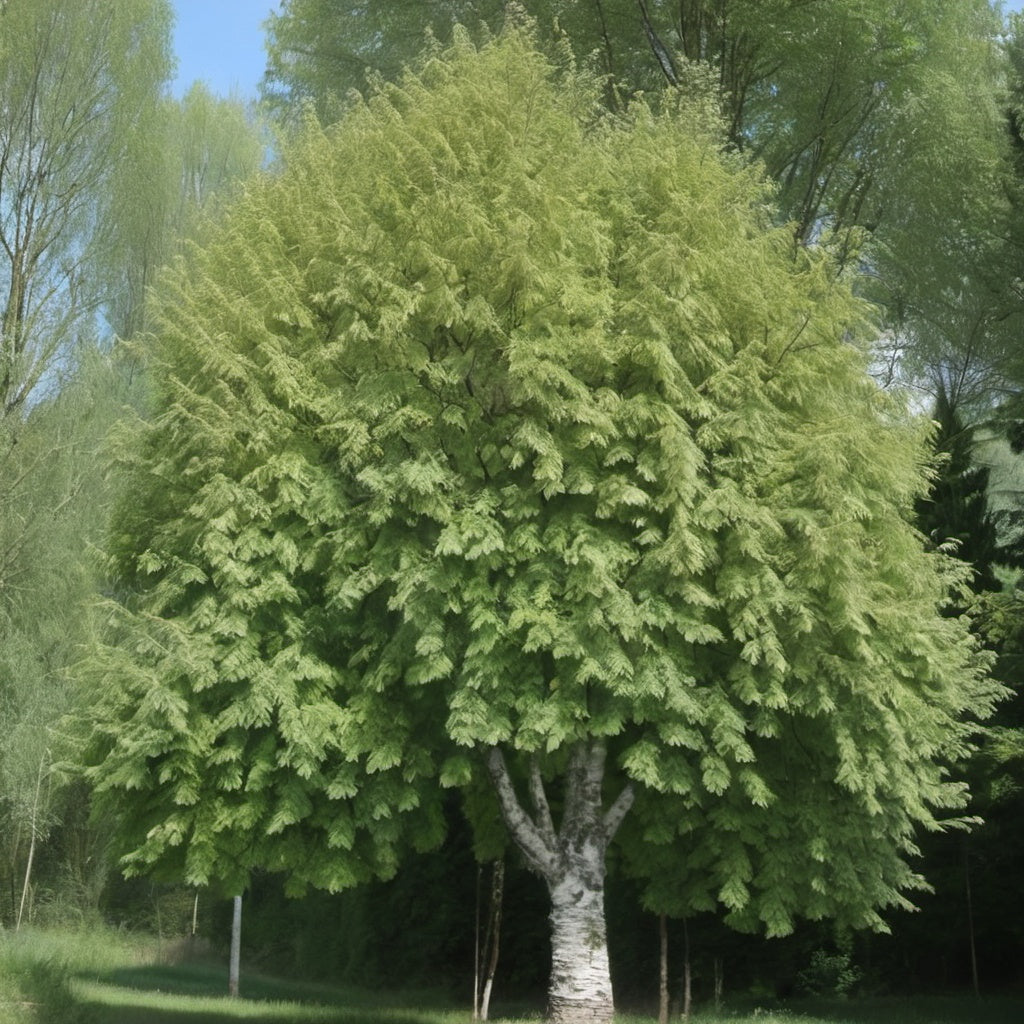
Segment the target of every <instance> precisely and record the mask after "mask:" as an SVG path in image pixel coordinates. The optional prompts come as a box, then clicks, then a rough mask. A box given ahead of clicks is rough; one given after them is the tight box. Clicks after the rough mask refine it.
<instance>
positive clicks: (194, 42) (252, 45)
mask: <svg viewBox="0 0 1024 1024" xmlns="http://www.w3.org/2000/svg"><path fill="white" fill-rule="evenodd" d="M173 4H174V10H175V15H176V18H177V24H176V27H175V30H174V50H175V53H176V54H177V57H178V77H177V78H176V79H175V81H174V84H173V91H174V94H175V95H176V96H181V95H182V93H184V92H185V90H187V89H188V87H189V86H190V85H191V84H192V83H193V82H194V81H196V79H201V80H203V81H204V82H206V84H207V85H208V86H209V87H210V89H211V90H212V91H213V92H215V93H219V94H220V95H225V96H226V95H228V94H229V93H230V92H232V91H233V90H234V91H237V93H238V94H239V96H240V97H241V98H242V99H255V97H256V89H257V86H258V85H259V81H260V79H261V78H262V77H263V70H264V67H265V66H266V59H265V54H264V50H263V28H262V25H263V22H264V21H265V20H266V17H267V15H268V14H270V12H271V11H276V10H277V8H278V2H277V0H173ZM1022 8H1024V0H1004V3H1003V9H1004V10H1006V11H1019V10H1021V9H1022Z"/></svg>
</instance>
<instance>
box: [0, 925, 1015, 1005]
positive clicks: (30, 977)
mask: <svg viewBox="0 0 1024 1024" xmlns="http://www.w3.org/2000/svg"><path fill="white" fill-rule="evenodd" d="M180 952H181V951H180V950H175V949H173V948H171V947H168V946H167V944H166V943H165V944H160V943H158V942H157V941H156V940H155V939H151V938H145V937H139V936H132V935H125V934H122V933H117V932H111V931H99V932H97V931H91V932H80V933H70V932H54V933H47V932H29V933H27V934H23V935H18V936H14V935H9V934H8V935H2V934H0V1024H238V1022H242V1021H252V1022H254V1024H257V1022H258V1024H286V1022H287V1024H306V1022H309V1024H468V1022H469V1019H470V1014H469V1012H468V1009H467V1008H465V1007H462V1008H459V1007H454V1006H452V1005H451V1003H450V1001H449V1002H446V1001H445V1000H444V999H442V998H441V997H439V996H438V995H437V994H436V993H430V992H403V993H392V992H389V993H380V992H368V991H364V990H358V989H351V988H337V987H333V986H327V985H314V984H309V983H300V982H295V981H288V980H283V979H280V978H273V977H269V976H264V975H259V974H254V973H252V972H248V971H247V972H245V973H244V974H243V978H242V994H243V997H244V998H241V999H228V998H226V996H225V994H224V993H225V989H226V986H227V978H226V970H225V968H224V967H223V966H222V965H218V964H211V963H203V962H190V961H183V960H182V957H181V956H180ZM495 1009H496V1011H497V1012H496V1014H495V1015H494V1019H495V1020H496V1021H499V1020H505V1021H512V1020H515V1021H532V1022H537V1021H539V1020H540V1018H539V1016H538V1015H536V1014H533V1015H530V1014H525V1015H524V1014H519V1015H516V1016H511V1017H505V1018H502V1017H501V1016H500V1015H501V1013H502V1012H503V1008H502V1007H501V1006H500V1004H499V1005H498V1006H497V1007H496V1008H495ZM693 1020H694V1021H695V1024H1020V1022H1021V1021H1024V999H1010V998H1001V999H986V1000H977V999H971V998H942V997H934V998H916V999H895V998H893V999H870V1000H857V999H851V1000H849V1001H844V1002H831V1003H829V1002H810V1001H801V1002H794V1003H792V1004H790V1005H787V1006H781V1007H780V1006H757V1005H755V1004H753V1003H749V1002H747V1003H745V1004H744V1003H737V1004H736V1005H730V1006H728V1007H725V1008H723V1009H721V1010H720V1011H718V1012H717V1013H716V1012H715V1011H714V1010H712V1009H705V1010H699V1011H698V1012H697V1013H696V1014H695V1015H694V1017H693ZM617 1024H651V1018H650V1017H645V1016H638V1015H632V1014H623V1015H621V1016H620V1017H619V1018H617Z"/></svg>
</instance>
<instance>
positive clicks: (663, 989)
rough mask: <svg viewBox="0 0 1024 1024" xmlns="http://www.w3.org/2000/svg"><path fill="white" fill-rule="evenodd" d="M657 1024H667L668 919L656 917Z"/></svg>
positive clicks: (663, 916) (661, 916) (660, 915)
mask: <svg viewBox="0 0 1024 1024" xmlns="http://www.w3.org/2000/svg"><path fill="white" fill-rule="evenodd" d="M658 950H659V955H658V967H659V973H658V1024H668V918H667V917H666V916H665V915H664V914H659V915H658Z"/></svg>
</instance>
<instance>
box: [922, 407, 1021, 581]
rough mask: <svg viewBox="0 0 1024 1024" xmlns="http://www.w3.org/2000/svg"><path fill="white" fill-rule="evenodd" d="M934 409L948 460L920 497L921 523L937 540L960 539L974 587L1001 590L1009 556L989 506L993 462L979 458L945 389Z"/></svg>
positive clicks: (960, 553)
mask: <svg viewBox="0 0 1024 1024" xmlns="http://www.w3.org/2000/svg"><path fill="white" fill-rule="evenodd" d="M933 415H934V417H935V421H936V423H937V426H938V432H937V434H936V438H935V447H936V451H937V452H938V453H939V454H940V455H942V456H943V457H944V461H943V463H942V465H941V466H940V467H939V470H938V474H937V476H936V478H935V480H934V482H933V483H932V487H931V491H930V493H929V494H928V496H927V497H926V498H924V499H922V500H921V501H919V502H918V505H917V510H918V524H919V526H920V527H921V530H922V531H923V532H924V533H925V534H926V535H927V536H929V537H930V538H931V539H932V540H933V541H934V542H935V543H937V544H946V543H949V542H950V541H952V542H954V543H955V544H956V545H957V556H958V557H959V558H961V559H962V560H963V561H965V562H968V563H969V564H970V566H971V569H972V573H971V580H970V585H971V589H972V590H974V591H975V592H976V593H980V592H981V591H986V590H998V589H999V581H998V580H997V579H996V576H995V571H994V569H995V565H996V564H997V563H998V562H1000V561H1002V560H1004V557H1001V552H1000V546H999V540H998V537H997V534H996V523H995V519H994V518H993V517H992V514H991V513H990V512H989V509H988V477H989V470H988V467H987V466H980V465H977V464H976V463H975V461H974V431H973V430H972V429H971V428H969V427H966V426H965V425H964V422H963V420H962V419H961V418H960V415H959V414H958V413H957V411H956V409H955V408H954V406H953V405H952V404H951V403H950V400H949V398H948V397H947V396H946V394H945V392H943V391H940V392H939V398H938V401H937V403H936V405H935V410H934V412H933Z"/></svg>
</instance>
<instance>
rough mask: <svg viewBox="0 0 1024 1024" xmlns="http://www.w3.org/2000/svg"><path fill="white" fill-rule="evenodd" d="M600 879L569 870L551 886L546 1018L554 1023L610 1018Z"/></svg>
mask: <svg viewBox="0 0 1024 1024" xmlns="http://www.w3.org/2000/svg"><path fill="white" fill-rule="evenodd" d="M603 875H604V865H603V863H602V864H601V878H600V879H596V880H595V878H594V877H593V876H592V874H591V873H590V872H587V876H589V877H585V876H583V875H573V874H570V875H568V876H567V877H566V878H564V879H563V880H562V881H561V882H559V883H558V884H557V885H555V886H553V887H551V982H550V985H549V988H548V1019H549V1020H551V1021H552V1022H554V1024H606V1022H608V1021H610V1020H611V1019H612V1013H613V1012H614V1003H613V1000H612V979H611V973H610V970H609V965H608V942H607V939H606V936H605V924H604V885H603Z"/></svg>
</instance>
